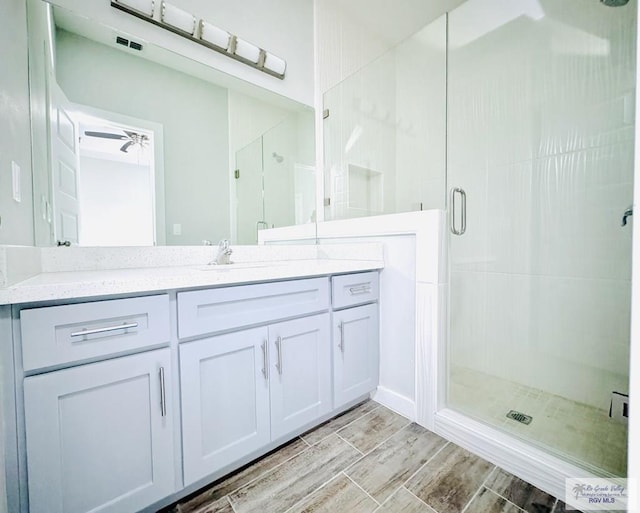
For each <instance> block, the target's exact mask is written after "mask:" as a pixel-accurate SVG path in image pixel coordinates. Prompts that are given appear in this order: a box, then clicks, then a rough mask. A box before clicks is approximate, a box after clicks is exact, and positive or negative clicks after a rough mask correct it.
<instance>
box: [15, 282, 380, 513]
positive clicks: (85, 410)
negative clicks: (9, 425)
mask: <svg viewBox="0 0 640 513" xmlns="http://www.w3.org/2000/svg"><path fill="white" fill-rule="evenodd" d="M377 300H378V273H377V271H376V272H363V273H353V274H346V275H339V276H333V277H331V278H330V277H328V276H326V275H324V276H322V277H315V278H303V279H288V280H281V281H272V282H262V283H256V284H242V285H226V286H218V287H211V288H200V289H192V290H181V291H169V292H167V293H157V294H151V295H140V296H139V297H124V298H121V299H104V300H90V301H86V302H71V303H70V304H62V305H60V304H54V305H52V306H49V305H46V304H45V305H42V304H40V305H38V304H26V305H17V306H14V307H13V318H14V321H13V326H15V328H16V330H15V332H14V341H15V344H14V347H15V348H17V349H18V355H19V359H17V360H16V361H17V362H19V363H17V364H16V367H15V371H16V379H15V381H16V383H17V389H16V390H17V394H16V395H17V396H20V394H21V392H22V399H23V401H22V402H20V403H19V404H18V405H17V408H16V409H17V411H18V419H19V418H20V416H21V415H22V414H23V413H22V412H24V422H23V423H22V421H20V420H18V426H19V428H18V429H17V430H18V434H17V437H18V444H17V445H18V446H20V447H22V449H18V451H17V452H18V455H17V456H16V458H17V459H19V461H21V462H22V465H21V466H20V469H21V470H20V472H21V474H20V479H21V481H20V482H18V481H17V480H16V484H15V486H14V487H13V489H17V490H18V492H16V493H17V494H19V496H20V508H19V509H20V513H87V512H93V513H116V512H117V513H136V512H139V511H155V510H156V509H159V508H162V507H164V506H166V505H168V504H170V503H171V502H174V501H175V500H177V499H179V498H181V497H184V496H185V495H186V494H188V493H192V492H194V491H195V490H196V489H197V488H198V487H199V486H202V485H204V484H206V483H207V481H210V480H212V479H217V478H220V477H222V476H223V474H224V473H227V472H229V471H231V470H234V469H235V468H238V467H239V466H240V465H242V464H244V463H247V462H248V461H249V460H250V459H252V458H255V457H258V456H260V455H262V454H264V453H266V452H267V451H269V450H272V449H274V448H276V447H277V446H278V445H280V444H282V443H285V442H287V441H288V440H289V439H291V438H292V437H294V436H296V435H299V434H301V433H302V432H303V431H305V430H307V429H310V428H312V427H313V425H314V424H317V423H319V422H322V421H324V420H327V419H329V418H330V417H331V416H332V415H334V414H337V413H340V412H341V411H344V410H345V409H346V408H348V407H350V406H353V405H355V404H356V403H357V402H358V401H360V400H363V399H365V398H366V397H367V395H368V394H369V393H370V392H372V391H373V390H374V389H375V388H376V386H377V383H378V305H377ZM176 322H177V324H176ZM16 344H17V345H16ZM176 364H177V367H176ZM172 365H173V369H172ZM20 426H21V427H20ZM22 428H23V429H22ZM25 468H26V470H27V472H26V473H25V472H24V470H22V469H25ZM180 469H181V470H182V472H181V473H182V475H180ZM27 474H28V475H27ZM24 483H28V486H26V487H25V488H23V484H24ZM27 502H28V508H27Z"/></svg>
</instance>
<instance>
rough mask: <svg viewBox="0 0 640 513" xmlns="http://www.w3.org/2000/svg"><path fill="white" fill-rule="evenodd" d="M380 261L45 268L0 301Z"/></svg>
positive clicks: (2, 292) (256, 277)
mask: <svg viewBox="0 0 640 513" xmlns="http://www.w3.org/2000/svg"><path fill="white" fill-rule="evenodd" d="M383 267H384V263H383V261H382V260H346V259H298V260H290V261H272V262H268V261H265V262H243V263H237V264H230V265H228V266H224V265H221V266H215V265H214V266H209V265H190V266H169V267H147V268H128V269H105V270H85V271H66V272H45V273H40V274H38V275H36V276H33V277H31V278H29V279H26V280H24V281H21V282H19V283H16V284H14V285H12V286H9V287H7V288H4V289H0V304H18V303H30V302H35V301H54V300H62V299H72V298H85V297H94V296H109V295H116V294H132V293H145V292H154V291H165V290H174V289H188V288H197V287H211V286H221V285H236V284H246V283H256V282H264V281H275V280H285V279H295V278H309V277H316V276H327V275H331V274H342V273H351V272H360V271H370V270H376V269H382V268H383Z"/></svg>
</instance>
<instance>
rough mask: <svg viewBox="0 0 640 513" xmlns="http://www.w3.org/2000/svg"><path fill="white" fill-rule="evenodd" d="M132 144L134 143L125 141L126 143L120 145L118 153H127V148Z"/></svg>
mask: <svg viewBox="0 0 640 513" xmlns="http://www.w3.org/2000/svg"><path fill="white" fill-rule="evenodd" d="M134 144H135V143H134V142H133V141H127V142H126V143H124V144H123V145H122V147H121V148H120V151H122V152H124V153H129V148H130V147H131V146H132V145H134Z"/></svg>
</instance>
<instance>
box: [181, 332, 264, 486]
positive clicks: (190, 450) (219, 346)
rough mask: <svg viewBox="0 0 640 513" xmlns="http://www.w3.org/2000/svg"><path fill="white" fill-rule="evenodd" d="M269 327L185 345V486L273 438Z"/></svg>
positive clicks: (182, 383) (183, 430) (182, 375)
mask: <svg viewBox="0 0 640 513" xmlns="http://www.w3.org/2000/svg"><path fill="white" fill-rule="evenodd" d="M268 343H269V342H268V332H267V328H264V327H263V328H255V329H251V330H243V331H239V332H236V333H230V334H226V335H219V336H217V337H209V338H205V339H202V340H197V341H195V342H188V343H185V344H181V346H180V376H181V383H180V385H181V386H180V390H181V391H180V393H181V401H182V450H183V468H184V480H185V485H189V484H191V483H193V482H195V481H197V480H198V479H201V478H203V477H205V476H207V475H209V474H211V473H213V472H215V471H216V470H218V469H221V468H223V467H224V466H226V465H229V464H230V463H232V462H234V461H235V460H238V459H240V458H241V457H242V456H245V455H246V454H250V453H251V452H253V451H255V450H257V449H259V448H260V447H262V446H263V445H266V444H267V443H269V441H270V440H271V424H270V418H269V381H268V379H267V377H268V374H267V372H268V362H267V361H266V350H267V349H266V345H267V344H268Z"/></svg>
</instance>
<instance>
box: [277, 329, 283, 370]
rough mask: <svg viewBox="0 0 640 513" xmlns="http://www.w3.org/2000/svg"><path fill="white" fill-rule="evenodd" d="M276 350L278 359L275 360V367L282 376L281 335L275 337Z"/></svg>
mask: <svg viewBox="0 0 640 513" xmlns="http://www.w3.org/2000/svg"><path fill="white" fill-rule="evenodd" d="M276 350H277V351H278V361H277V362H276V369H278V374H280V375H281V376H282V337H278V338H277V339H276Z"/></svg>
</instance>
